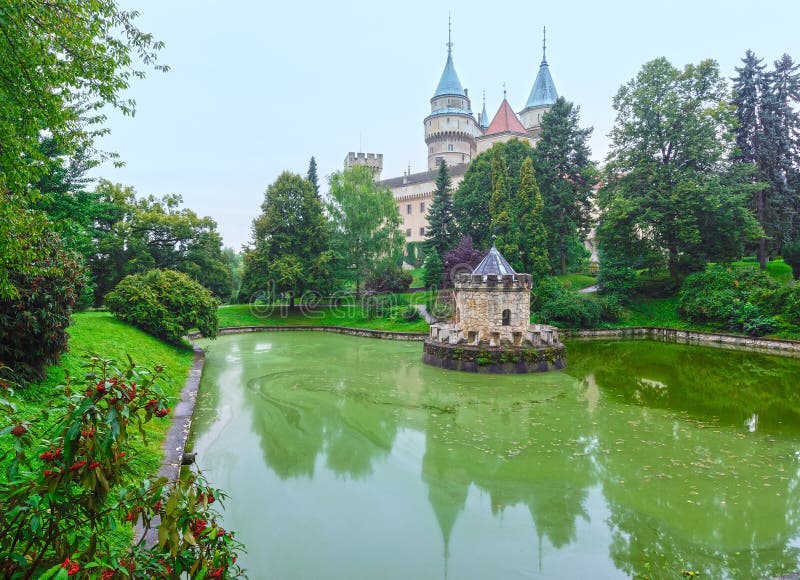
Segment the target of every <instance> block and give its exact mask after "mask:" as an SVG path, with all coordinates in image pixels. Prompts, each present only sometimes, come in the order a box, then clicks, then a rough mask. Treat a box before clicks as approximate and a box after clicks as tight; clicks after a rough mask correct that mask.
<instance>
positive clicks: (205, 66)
mask: <svg viewBox="0 0 800 580" xmlns="http://www.w3.org/2000/svg"><path fill="white" fill-rule="evenodd" d="M121 4H122V6H123V7H124V8H126V9H136V10H138V11H139V12H141V16H140V18H139V20H138V22H139V24H140V27H141V28H142V29H143V30H145V31H149V32H152V33H153V34H154V35H155V36H156V37H157V38H158V39H160V40H163V41H164V42H165V43H166V48H165V49H164V50H163V52H162V56H161V59H162V61H163V62H164V63H166V64H169V65H170V66H171V67H172V70H171V71H170V72H169V73H167V74H160V73H154V72H151V73H149V74H148V78H146V79H145V80H141V81H136V82H134V84H133V86H132V88H131V91H130V93H131V95H132V96H133V97H134V98H135V99H136V101H137V105H138V111H137V114H136V117H134V118H132V119H131V118H125V117H121V116H119V115H117V114H115V113H112V114H111V115H110V116H109V123H108V126H109V128H110V129H111V131H112V132H111V135H110V136H108V137H106V138H104V139H103V141H101V143H100V145H101V146H102V147H103V148H106V149H111V150H114V151H117V152H118V153H120V155H121V157H122V160H123V161H124V162H125V163H126V165H125V167H123V168H120V169H117V168H114V167H111V166H110V165H104V166H102V167H100V168H99V169H98V170H96V171H95V175H96V176H100V177H104V178H106V179H109V180H111V181H114V182H120V183H123V184H125V185H131V186H133V187H134V188H135V189H136V191H137V192H138V193H139V194H141V195H147V194H156V195H162V194H166V193H179V194H181V195H182V196H183V198H184V201H185V204H186V205H187V206H188V207H190V208H192V209H193V210H195V211H196V212H197V213H199V214H200V215H209V216H211V217H212V218H214V219H215V220H216V221H217V223H218V224H219V229H220V232H221V233H222V235H223V238H224V242H225V244H226V245H227V246H232V247H234V248H236V249H239V248H240V247H241V245H242V244H244V243H246V242H247V241H248V240H249V238H250V223H251V221H252V219H253V218H254V217H255V216H256V215H257V214H258V212H259V206H260V204H261V202H262V200H263V193H264V190H265V189H266V188H267V186H268V185H269V184H270V183H272V181H274V180H275V178H276V177H277V176H278V175H279V174H280V173H281V172H282V171H283V170H290V171H294V172H297V173H300V174H305V172H306V169H307V167H308V160H309V158H310V157H311V156H312V155H314V156H315V157H316V159H317V163H318V166H319V175H320V181H321V182H322V183H321V184H322V186H323V189H324V188H325V187H326V184H325V181H326V179H325V177H326V176H327V175H329V174H330V173H332V172H333V171H336V170H338V169H340V168H341V167H342V163H343V160H344V157H345V155H346V154H347V152H348V151H355V150H358V149H359V144H360V149H361V150H362V151H367V152H376V153H383V155H384V172H383V177H384V178H387V177H395V176H398V175H401V174H402V172H403V171H405V170H406V169H407V167H408V165H409V163H410V165H411V170H412V171H422V170H424V169H425V168H426V147H425V143H424V141H423V128H422V119H423V118H424V117H425V116H426V115H427V114H428V113H429V112H430V101H429V100H430V98H431V96H432V94H433V91H434V89H435V88H436V84H437V83H438V81H439V76H440V75H441V72H442V69H443V67H444V64H445V59H446V53H447V52H446V51H447V49H446V46H445V44H446V42H447V18H448V14H450V15H451V17H452V23H453V24H452V26H453V43H454V47H453V58H454V62H455V66H456V70H457V72H458V75H459V78H460V79H461V82H462V84H463V85H464V86H465V87H467V88H468V89H469V92H470V97H471V98H472V104H473V107H472V108H473V111H474V112H475V113H476V114H477V113H478V112H479V111H480V109H481V95H482V92H483V91H484V90H485V91H486V107H487V111H488V113H489V115H490V116H493V115H494V113H495V111H496V110H497V107H498V106H499V104H500V101H501V100H502V97H503V83H505V84H506V87H507V90H508V100H509V102H510V104H511V106H512V107H513V108H514V109H515V110H516V111H519V110H521V109H522V108H523V106H524V104H525V101H526V100H527V97H528V93H529V92H530V90H531V87H532V85H533V81H534V78H535V77H536V72H537V70H538V68H539V62H540V60H541V56H542V54H541V44H542V41H541V30H542V27H543V26H547V46H548V49H547V60H548V62H549V63H550V72H551V74H552V77H553V81H554V83H555V85H556V89H557V90H558V92H559V95H562V96H564V97H566V98H567V99H569V100H571V101H573V102H574V103H576V104H577V105H579V106H580V107H581V118H582V122H583V125H584V126H593V127H594V136H593V138H592V140H591V146H592V150H593V157H594V158H595V159H596V160H597V161H602V160H603V159H604V157H605V155H606V151H607V144H608V139H607V134H608V132H609V131H610V129H611V127H612V124H613V122H614V111H613V109H612V107H611V101H612V98H613V96H614V94H615V93H616V91H617V89H618V88H619V87H620V86H621V85H622V84H624V83H626V82H627V81H628V80H630V79H631V78H632V77H633V76H634V75H635V74H636V72H637V71H638V70H639V69H640V68H641V66H642V64H644V63H645V62H646V61H648V60H651V59H653V58H657V57H659V56H665V57H667V58H668V59H669V60H670V61H671V62H672V63H673V64H675V65H676V66H679V67H682V66H683V65H685V64H687V63H690V62H692V63H696V62H698V61H699V60H702V59H704V58H713V59H715V60H717V61H718V62H719V63H720V67H721V70H722V72H723V74H724V75H725V76H728V77H730V76H733V75H734V67H735V66H738V65H739V59H740V58H741V57H742V56H744V53H745V51H746V50H747V49H748V48H749V49H752V50H753V51H755V53H756V54H757V55H758V56H759V57H762V58H764V59H765V60H766V61H768V62H770V63H771V62H772V61H773V60H775V59H776V58H778V57H779V56H780V55H781V54H782V53H784V52H788V53H789V54H791V55H792V57H793V58H795V59H796V60H800V40H798V39H799V38H800V36H799V35H798V25H799V24H800V2H797V1H796V0H762V1H761V2H753V1H752V0H750V1H742V0H719V1H717V0H712V1H704V0H693V1H689V0H673V1H672V2H669V3H663V2H649V1H645V0H638V1H625V0H609V1H606V2H590V1H584V0H576V1H573V2H514V1H504V0H496V1H494V2H488V1H484V2H473V1H470V0H462V1H459V2H453V1H441V2H431V1H429V0H428V1H424V0H406V1H404V2H391V3H383V2H363V1H362V2H351V1H349V0H347V1H340V2H321V1H314V0H305V1H303V2H298V1H296V2H286V1H284V2H270V1H266V2H264V1H261V2H259V1H245V0H228V1H217V0H193V1H191V2H190V1H188V0H121Z"/></svg>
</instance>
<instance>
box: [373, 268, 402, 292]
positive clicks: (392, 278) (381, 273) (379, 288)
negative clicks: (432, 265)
mask: <svg viewBox="0 0 800 580" xmlns="http://www.w3.org/2000/svg"><path fill="white" fill-rule="evenodd" d="M412 279H413V277H412V276H411V273H410V272H406V271H405V270H403V269H402V268H400V267H398V266H394V265H384V266H382V267H380V268H378V269H377V270H375V271H374V272H373V273H372V274H371V275H370V276H369V277H367V279H366V280H365V281H364V288H365V289H366V290H367V291H369V292H397V293H402V292H408V288H409V286H411V280H412Z"/></svg>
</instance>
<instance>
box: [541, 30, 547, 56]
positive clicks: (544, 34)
mask: <svg viewBox="0 0 800 580" xmlns="http://www.w3.org/2000/svg"><path fill="white" fill-rule="evenodd" d="M542 62H547V27H546V26H543V27H542Z"/></svg>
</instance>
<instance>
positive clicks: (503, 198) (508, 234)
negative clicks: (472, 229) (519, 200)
mask: <svg viewBox="0 0 800 580" xmlns="http://www.w3.org/2000/svg"><path fill="white" fill-rule="evenodd" d="M492 149H493V152H492V197H491V199H490V200H489V213H490V214H491V216H492V222H491V225H492V232H493V233H494V235H495V236H497V237H496V239H495V246H496V247H497V249H498V250H499V251H500V253H501V254H503V255H504V256H505V258H506V260H508V261H509V263H510V264H511V265H512V266H513V267H514V268H515V269H518V268H519V269H521V268H522V264H521V263H520V255H519V243H518V241H519V239H518V238H519V235H518V234H519V230H518V222H517V216H516V212H515V211H514V210H515V209H516V208H515V207H514V204H512V203H511V195H510V192H509V190H508V185H507V181H508V168H507V167H506V160H505V158H504V157H503V154H502V152H501V149H500V148H499V147H496V146H495V147H492Z"/></svg>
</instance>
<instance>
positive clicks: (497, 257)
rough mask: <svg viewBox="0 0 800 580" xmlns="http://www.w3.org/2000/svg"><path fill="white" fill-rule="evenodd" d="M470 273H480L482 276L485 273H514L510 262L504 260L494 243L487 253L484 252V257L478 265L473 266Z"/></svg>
mask: <svg viewBox="0 0 800 580" xmlns="http://www.w3.org/2000/svg"><path fill="white" fill-rule="evenodd" d="M472 273H473V274H481V275H483V276H485V275H487V274H500V275H505V274H512V275H513V274H516V272H515V271H514V268H512V267H511V264H509V263H508V262H507V261H506V259H505V258H504V257H503V254H501V253H500V252H499V251H498V249H497V248H496V247H495V246H494V245H492V249H491V250H489V253H488V254H486V257H485V258H484V259H483V260H481V263H480V264H478V267H477V268H475V269H474V270H473V271H472Z"/></svg>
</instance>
